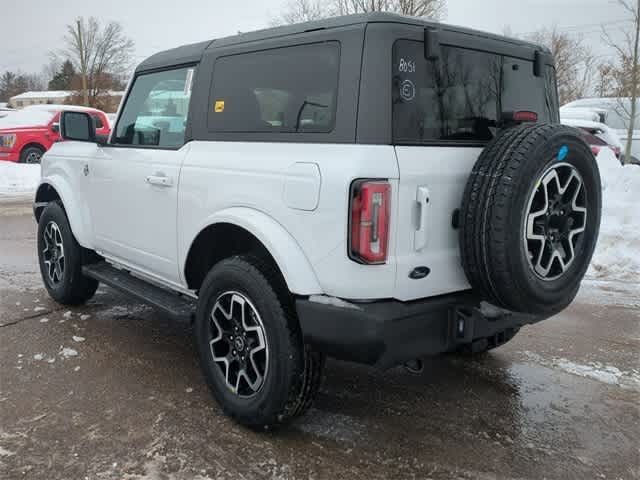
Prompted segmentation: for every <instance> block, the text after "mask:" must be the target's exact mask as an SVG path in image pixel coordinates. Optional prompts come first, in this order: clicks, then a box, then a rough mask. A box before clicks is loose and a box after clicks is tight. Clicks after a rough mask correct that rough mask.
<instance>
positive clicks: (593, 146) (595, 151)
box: [591, 145, 600, 157]
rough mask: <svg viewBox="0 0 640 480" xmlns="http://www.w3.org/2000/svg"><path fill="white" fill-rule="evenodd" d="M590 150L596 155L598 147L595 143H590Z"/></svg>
mask: <svg viewBox="0 0 640 480" xmlns="http://www.w3.org/2000/svg"><path fill="white" fill-rule="evenodd" d="M591 152H592V153H593V154H594V155H595V156H596V157H597V156H598V154H599V153H600V147H598V146H597V145H591Z"/></svg>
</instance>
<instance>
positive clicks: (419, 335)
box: [296, 292, 547, 368]
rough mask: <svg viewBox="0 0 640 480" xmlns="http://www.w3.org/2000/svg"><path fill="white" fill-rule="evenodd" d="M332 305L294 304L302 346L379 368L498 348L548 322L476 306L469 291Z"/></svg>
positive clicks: (316, 300) (320, 300)
mask: <svg viewBox="0 0 640 480" xmlns="http://www.w3.org/2000/svg"><path fill="white" fill-rule="evenodd" d="M336 300H337V299H331V298H330V297H311V299H302V298H301V299H298V300H297V301H296V310H297V313H298V318H299V319H300V324H301V327H302V332H303V334H304V338H305V341H306V342H307V343H309V344H311V345H313V346H314V347H315V348H317V349H318V350H320V351H323V352H325V353H327V354H328V355H330V356H332V357H335V358H338V359H341V360H348V361H354V362H358V363H366V364H369V365H376V366H378V367H381V368H388V367H392V366H394V365H398V364H401V363H403V362H406V361H408V360H412V359H415V358H419V357H421V356H425V355H434V354H438V353H443V352H447V351H452V350H454V349H456V348H457V347H460V346H462V345H465V344H471V343H472V342H473V341H475V340H479V339H491V340H493V341H495V342H496V343H501V342H500V338H502V337H503V336H505V335H504V334H505V332H508V331H509V330H510V329H516V328H520V327H521V326H523V325H528V324H532V323H536V322H539V321H541V320H544V319H545V318H547V316H535V315H525V314H519V313H513V312H507V311H504V310H499V309H496V308H495V307H492V306H489V305H486V304H483V305H482V306H481V305H480V302H479V301H478V299H477V298H475V297H474V296H473V295H472V294H471V292H462V293H456V294H451V295H442V296H439V297H433V298H429V299H426V300H419V301H414V302H400V301H396V300H385V301H380V302H373V303H347V302H341V301H339V300H337V301H336Z"/></svg>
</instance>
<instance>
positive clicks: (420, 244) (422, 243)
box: [413, 186, 429, 251]
mask: <svg viewBox="0 0 640 480" xmlns="http://www.w3.org/2000/svg"><path fill="white" fill-rule="evenodd" d="M416 202H417V203H418V213H419V217H418V229H417V230H416V231H415V232H414V233H413V248H415V250H416V251H420V250H422V249H423V248H424V247H426V246H427V233H428V232H427V219H428V214H429V188H428V187H424V186H423V187H418V190H417V192H416Z"/></svg>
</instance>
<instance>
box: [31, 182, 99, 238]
mask: <svg viewBox="0 0 640 480" xmlns="http://www.w3.org/2000/svg"><path fill="white" fill-rule="evenodd" d="M55 201H57V202H60V204H61V205H62V209H63V210H64V212H65V213H66V215H67V219H68V220H69V225H71V231H72V232H73V235H74V237H75V238H76V240H77V241H78V243H79V244H80V245H82V246H83V247H88V246H89V245H88V243H89V238H88V232H87V231H86V230H87V229H86V228H85V223H84V222H83V214H82V209H81V206H80V204H79V202H78V201H77V199H76V196H75V195H74V193H73V191H72V189H71V188H70V187H69V186H68V185H67V184H66V183H65V182H64V180H63V179H61V178H56V177H49V178H46V179H43V180H42V181H41V182H40V185H39V186H38V188H37V190H36V195H35V199H34V203H33V213H34V215H35V218H36V221H40V216H41V215H42V212H43V210H44V209H45V207H46V206H47V204H49V203H50V202H55Z"/></svg>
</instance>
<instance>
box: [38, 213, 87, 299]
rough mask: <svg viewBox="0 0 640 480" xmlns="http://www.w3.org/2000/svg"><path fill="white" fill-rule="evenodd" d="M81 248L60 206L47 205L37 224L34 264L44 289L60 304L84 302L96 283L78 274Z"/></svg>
mask: <svg viewBox="0 0 640 480" xmlns="http://www.w3.org/2000/svg"><path fill="white" fill-rule="evenodd" d="M82 260H83V248H82V247H81V246H80V245H79V244H78V242H77V240H76V239H75V237H74V236H73V232H72V231H71V226H70V225H69V220H68V219H67V215H66V213H65V211H64V210H63V209H62V206H61V205H60V204H59V203H57V202H52V203H49V204H48V205H47V206H46V207H45V209H44V211H43V212H42V215H41V216H40V220H39V222H38V261H39V264H40V273H41V275H42V281H43V282H44V286H45V288H46V289H47V292H49V295H50V296H51V298H53V299H54V300H55V301H56V302H58V303H61V304H63V305H79V304H82V303H85V302H86V301H87V300H89V299H90V298H91V297H93V295H94V293H95V292H96V290H97V289H98V282H97V281H96V280H94V279H92V278H88V277H85V276H84V275H82Z"/></svg>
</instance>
